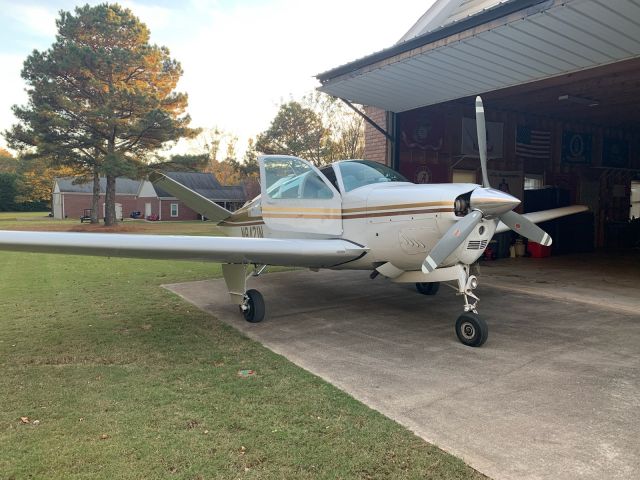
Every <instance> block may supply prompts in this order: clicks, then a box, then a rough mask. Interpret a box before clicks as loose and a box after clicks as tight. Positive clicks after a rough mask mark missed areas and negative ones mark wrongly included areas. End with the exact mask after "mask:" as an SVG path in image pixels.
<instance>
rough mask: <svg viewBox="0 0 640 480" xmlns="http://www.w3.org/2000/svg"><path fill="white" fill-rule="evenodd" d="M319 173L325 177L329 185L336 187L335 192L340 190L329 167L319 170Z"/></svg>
mask: <svg viewBox="0 0 640 480" xmlns="http://www.w3.org/2000/svg"><path fill="white" fill-rule="evenodd" d="M320 172H322V174H323V175H324V176H325V177H327V180H329V181H330V182H331V185H333V186H334V187H336V190H338V191H340V188H338V179H337V178H336V171H335V170H334V169H333V167H332V166H331V165H329V166H326V167H324V168H321V169H320Z"/></svg>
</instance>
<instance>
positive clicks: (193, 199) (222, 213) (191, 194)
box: [149, 172, 231, 223]
mask: <svg viewBox="0 0 640 480" xmlns="http://www.w3.org/2000/svg"><path fill="white" fill-rule="evenodd" d="M149 180H150V181H151V182H152V183H153V184H154V185H157V186H159V187H160V188H162V189H163V190H166V191H167V192H169V193H170V194H171V195H173V196H174V197H176V198H179V199H180V200H182V201H183V202H184V203H185V205H186V206H187V207H189V208H190V209H192V210H193V211H195V212H198V213H199V214H201V215H203V216H205V217H207V218H208V219H209V220H212V221H214V222H216V223H219V222H221V221H223V220H225V219H227V218H229V217H230V216H231V212H230V211H229V210H227V209H226V208H223V207H221V206H220V205H218V204H217V203H215V202H212V201H211V200H209V199H208V198H206V197H203V196H202V195H200V194H199V193H198V192H195V191H193V190H191V189H190V188H187V187H185V186H184V185H182V184H181V183H180V182H176V181H175V180H173V179H172V178H169V177H168V176H166V175H165V174H164V173H160V172H153V173H151V174H150V175H149Z"/></svg>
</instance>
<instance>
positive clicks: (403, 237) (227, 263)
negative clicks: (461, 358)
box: [0, 97, 586, 347]
mask: <svg viewBox="0 0 640 480" xmlns="http://www.w3.org/2000/svg"><path fill="white" fill-rule="evenodd" d="M476 122H477V131H478V146H479V153H480V164H481V168H482V185H475V184H423V185H415V184H412V183H411V182H409V181H407V180H406V179H405V178H403V177H402V176H401V175H400V174H398V173H397V172H395V171H394V170H392V169H390V168H388V167H386V166H384V165H381V164H379V163H376V162H372V161H366V160H344V161H339V162H336V163H333V164H331V165H328V166H325V167H323V168H321V169H318V168H316V167H315V166H313V165H312V164H310V163H308V162H306V161H304V160H302V159H300V158H296V157H291V156H280V155H267V156H263V157H260V159H259V162H260V186H261V195H259V196H258V197H256V198H255V199H253V200H251V201H250V202H247V203H246V204H245V205H244V206H243V207H242V208H240V209H239V210H237V211H236V212H234V213H232V212H230V211H228V210H226V209H224V208H222V207H221V206H219V205H217V204H216V203H214V202H212V201H210V200H208V199H207V198H205V197H203V196H201V195H200V194H198V193H197V192H195V191H193V190H190V189H188V188H186V187H185V186H183V185H181V184H180V183H178V182H176V181H174V180H172V179H171V178H169V177H167V176H165V175H163V174H160V173H154V174H152V175H151V176H150V179H151V180H152V181H153V182H154V183H155V184H157V185H159V186H161V187H162V188H163V189H165V190H167V191H168V192H170V193H171V194H173V195H175V196H176V197H178V198H180V199H181V200H182V201H184V202H185V204H186V205H188V206H189V207H190V208H192V209H193V210H195V211H198V212H200V213H202V214H203V215H204V216H206V217H207V218H208V219H210V220H212V221H215V222H217V225H218V226H219V227H221V228H222V229H223V231H225V233H228V234H229V235H230V236H229V237H226V238H225V237H195V236H165V235H130V234H99V233H53V232H14V231H0V249H2V250H17V251H28V252H45V253H66V254H69V253H71V254H80V255H105V256H121V257H136V258H165V259H185V260H205V261H215V262H222V263H223V265H222V271H223V275H224V279H225V281H226V285H227V289H228V291H229V294H230V296H231V298H232V300H233V301H234V302H235V303H237V304H238V305H239V307H240V311H241V312H242V314H243V315H244V318H245V319H246V320H247V321H249V322H260V321H262V320H263V318H264V316H265V306H264V300H263V297H262V295H261V294H260V292H258V291H257V290H254V289H247V283H248V281H249V279H250V278H251V277H252V276H257V275H260V274H261V273H262V272H263V271H264V269H265V267H266V266H268V265H282V266H296V267H306V268H310V269H312V270H317V269H321V268H326V269H334V270H348V269H355V270H370V271H371V278H375V276H377V275H382V276H383V277H386V278H388V279H390V280H391V281H392V282H397V283H415V284H416V288H417V290H418V292H420V293H422V294H425V295H433V294H435V293H436V292H437V291H438V288H439V284H440V282H443V281H453V282H455V284H457V288H456V289H457V291H458V293H459V294H460V295H461V296H462V297H463V299H464V312H463V313H462V314H461V315H460V316H459V317H458V319H457V321H456V325H455V331H456V334H457V336H458V338H459V340H460V341H461V342H462V343H463V344H465V345H469V346H473V347H479V346H480V345H482V344H483V343H484V342H485V341H486V340H487V335H488V327H487V324H486V322H485V321H484V319H483V318H482V317H480V316H479V315H478V312H477V302H478V297H477V296H476V295H475V293H474V290H475V288H476V287H477V285H478V280H477V278H476V276H475V275H472V274H471V271H470V266H471V265H472V264H473V263H474V262H476V260H478V258H480V256H482V255H483V253H484V251H485V249H486V247H487V245H488V243H489V241H490V240H491V237H493V235H494V234H495V233H497V232H503V231H507V230H508V229H511V230H513V231H515V232H517V233H518V234H520V235H522V236H524V237H526V238H528V239H530V240H532V241H535V242H538V243H541V244H542V245H550V244H551V237H550V236H549V235H548V234H547V233H545V232H544V231H543V230H541V229H540V228H539V227H538V226H536V225H535V223H537V222H542V221H545V220H551V219H554V218H558V217H561V216H565V215H571V214H574V213H578V212H581V211H584V210H586V207H583V206H579V205H576V206H571V207H564V208H557V209H553V210H546V211H542V212H535V213H531V214H526V215H520V214H518V213H516V212H514V211H513V209H514V208H515V207H516V206H518V204H519V203H520V200H518V199H517V198H515V197H513V196H511V195H509V194H507V193H504V192H502V191H500V190H495V189H493V188H491V186H490V185H489V178H488V174H487V150H486V149H487V146H486V133H485V131H486V129H485V120H484V109H483V106H482V100H481V99H480V97H477V98H476Z"/></svg>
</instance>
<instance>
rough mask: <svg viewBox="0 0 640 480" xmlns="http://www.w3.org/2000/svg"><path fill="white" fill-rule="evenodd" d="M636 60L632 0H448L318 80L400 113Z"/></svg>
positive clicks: (333, 90)
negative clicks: (392, 39)
mask: <svg viewBox="0 0 640 480" xmlns="http://www.w3.org/2000/svg"><path fill="white" fill-rule="evenodd" d="M445 4H446V5H448V6H449V8H450V11H449V12H444V13H443V12H440V16H437V15H435V14H434V15H432V16H431V18H429V13H430V12H432V11H433V9H434V8H436V7H441V8H442V7H443V5H445ZM463 4H466V7H467V9H466V10H465V9H464V8H462V7H464V6H465V5H463ZM446 5H445V6H446ZM452 6H454V7H456V8H451V7H452ZM465 12H467V13H468V15H466V16H465V15H464V13H465ZM436 13H437V12H436ZM434 22H435V23H434ZM438 23H440V24H441V25H442V26H439V27H435V25H436V24H438ZM432 28H435V30H431V29H432ZM636 57H640V0H618V1H616V2H610V1H609V0H510V1H502V2H498V1H495V0H494V1H491V2H490V1H486V0H485V1H482V0H466V1H463V2H461V1H460V0H454V1H453V2H452V1H449V2H444V1H440V2H436V3H435V4H434V5H433V6H432V8H431V9H430V10H429V11H427V13H426V14H425V15H424V16H423V17H421V19H419V20H418V22H417V23H416V25H414V26H413V27H412V29H411V30H409V32H407V34H406V35H405V36H404V37H403V39H402V40H401V42H400V43H398V44H396V45H394V46H392V47H390V48H388V49H386V50H383V51H381V52H378V53H374V54H372V55H369V56H367V57H364V58H362V59H359V60H356V61H354V62H351V63H349V64H346V65H343V66H341V67H337V68H335V69H333V70H330V71H328V72H324V73H321V74H319V75H318V76H317V78H318V79H319V80H320V81H321V83H322V86H321V87H319V89H320V90H321V91H324V92H326V93H329V94H331V95H334V96H337V97H341V98H344V99H347V100H350V101H352V102H355V103H360V104H363V105H370V106H376V107H380V108H383V109H385V110H389V111H393V112H403V111H406V110H411V109H414V108H418V107H422V106H427V105H433V104H437V103H441V102H445V101H448V100H454V99H457V98H462V97H467V96H471V95H477V94H481V93H485V92H490V91H495V90H500V89H503V88H506V87H511V86H516V85H523V84H527V83H531V82H535V81H537V80H542V79H546V78H551V77H555V76H559V75H564V74H568V73H572V72H578V71H582V70H586V69H590V68H593V67H597V66H601V65H607V64H611V63H615V62H619V61H622V60H627V59H632V58H636Z"/></svg>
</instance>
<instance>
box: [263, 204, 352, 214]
mask: <svg viewBox="0 0 640 480" xmlns="http://www.w3.org/2000/svg"><path fill="white" fill-rule="evenodd" d="M262 211H263V212H292V211H293V212H296V213H297V212H313V213H327V214H340V213H342V210H340V209H339V208H312V207H298V206H291V207H273V206H271V205H265V206H263V207H262Z"/></svg>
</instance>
